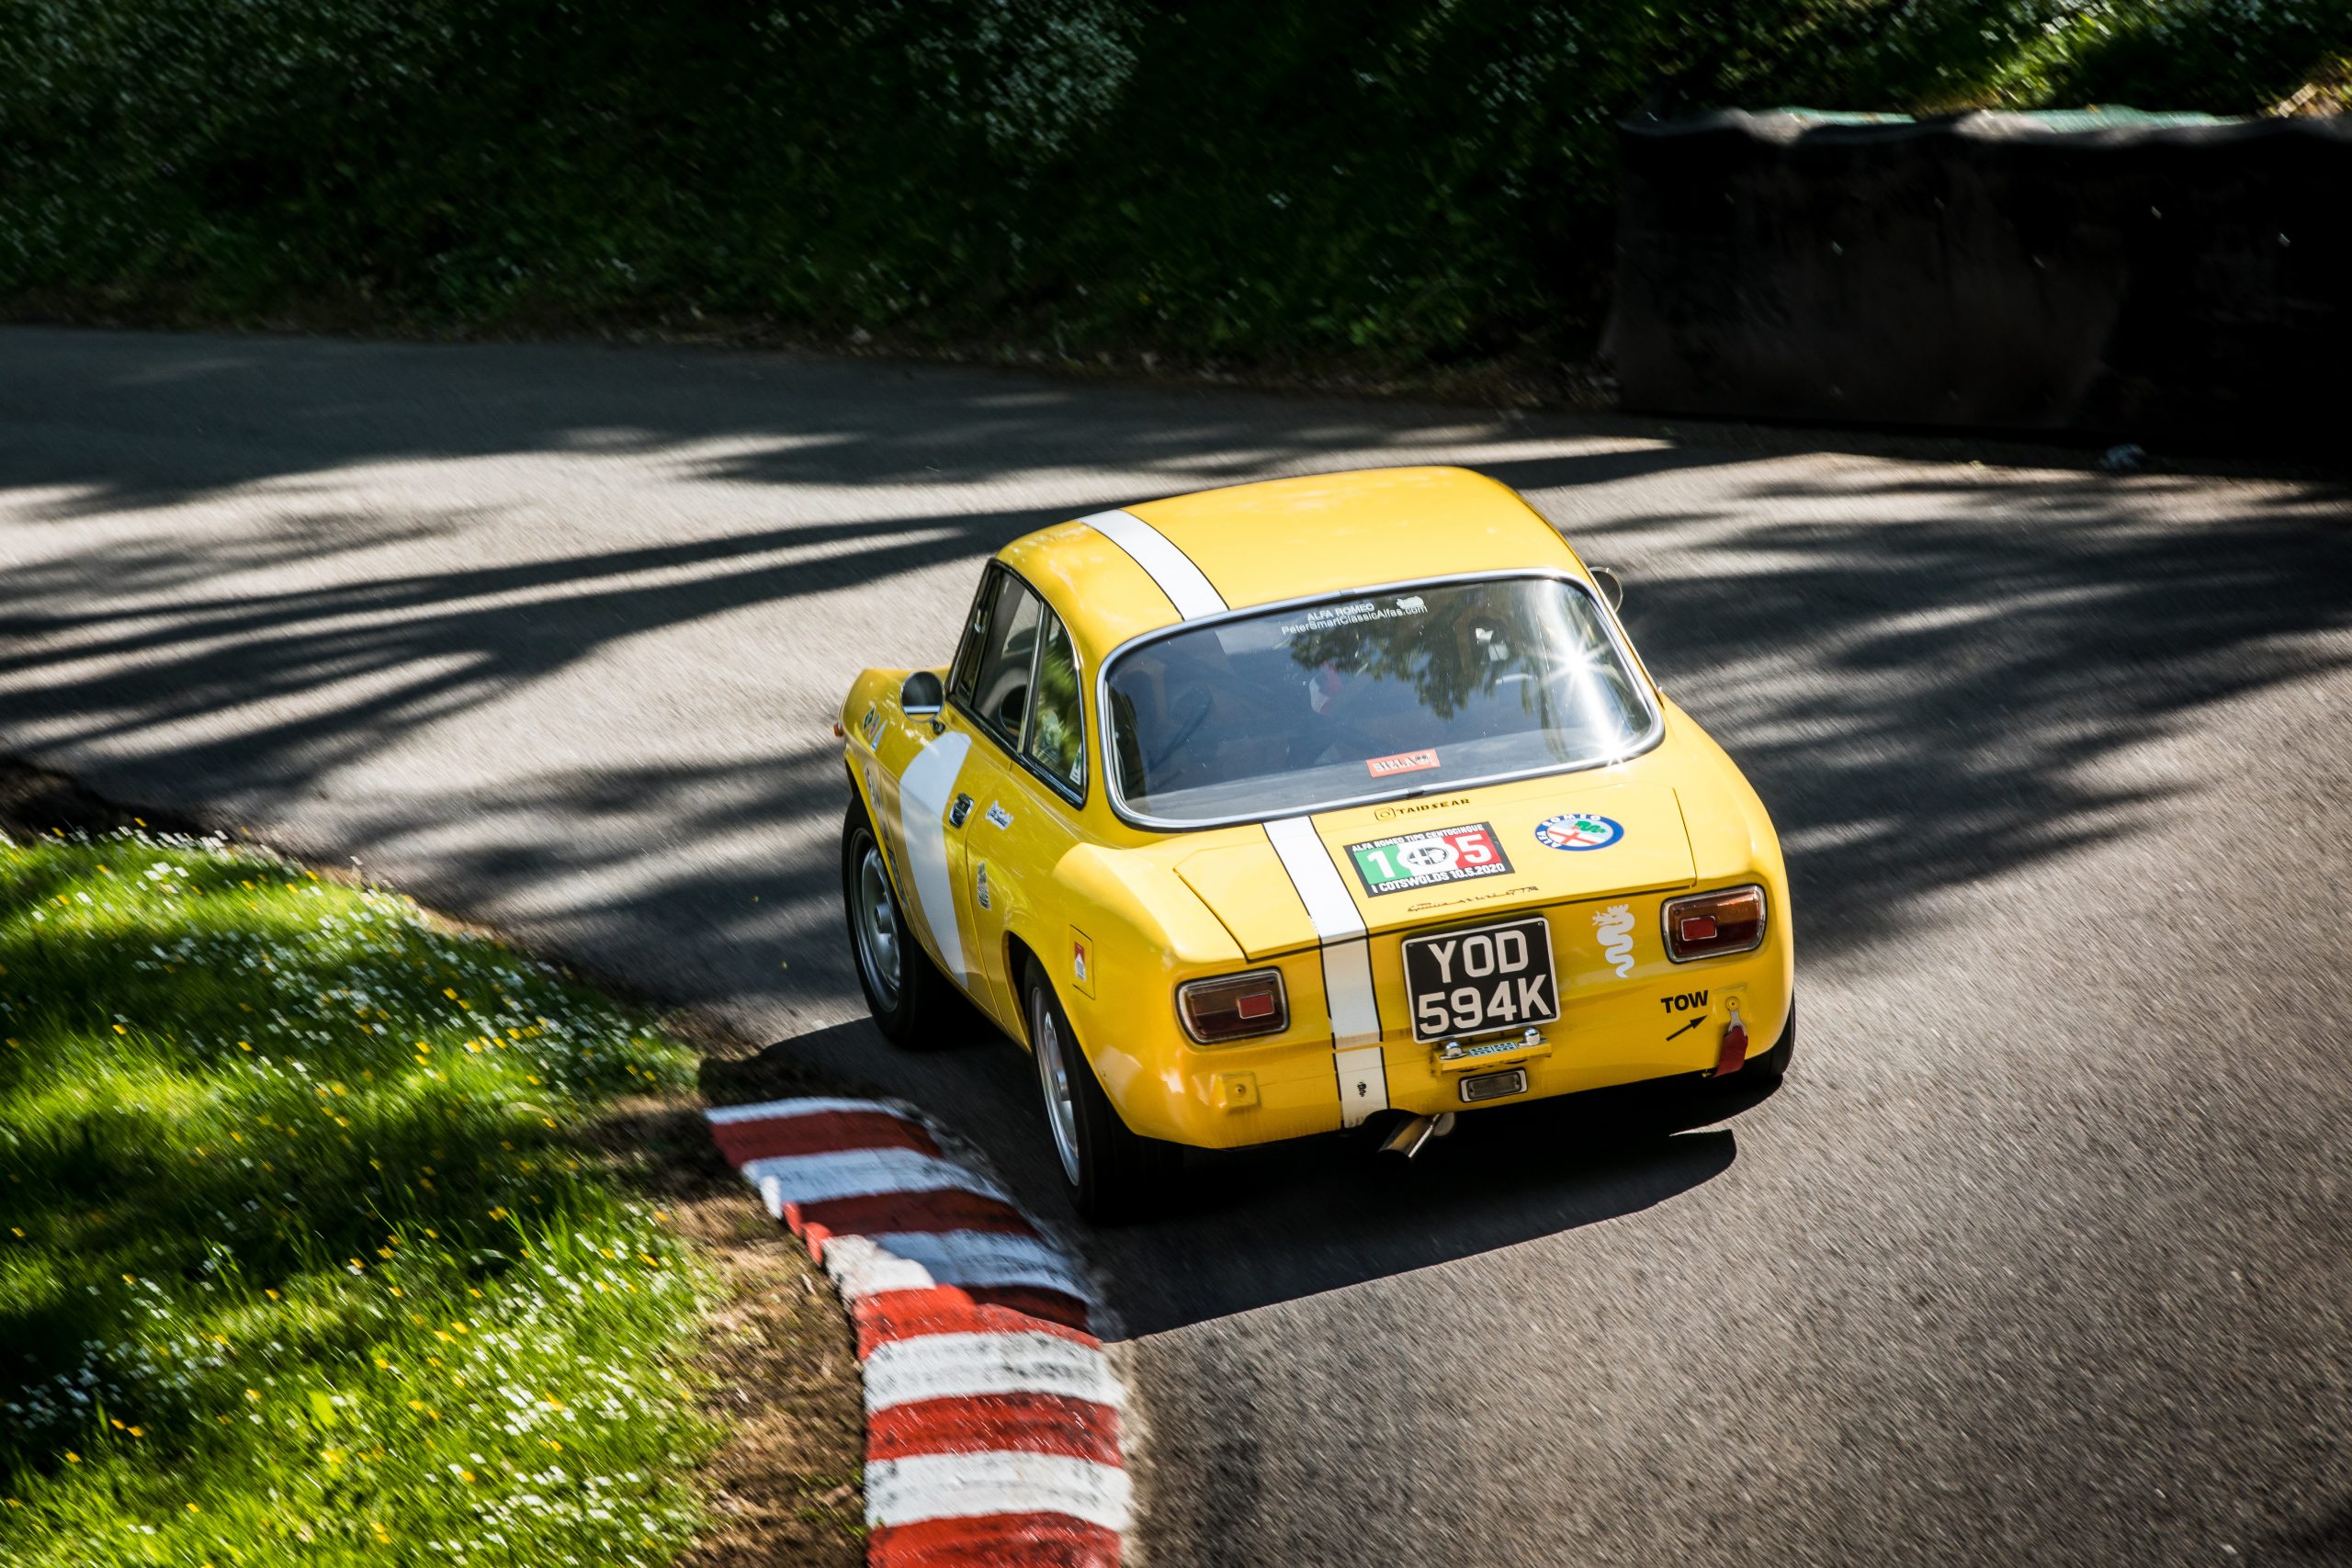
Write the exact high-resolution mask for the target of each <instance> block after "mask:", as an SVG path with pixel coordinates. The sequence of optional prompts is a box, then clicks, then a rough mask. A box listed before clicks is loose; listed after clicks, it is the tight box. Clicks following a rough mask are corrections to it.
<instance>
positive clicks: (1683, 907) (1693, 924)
mask: <svg viewBox="0 0 2352 1568" xmlns="http://www.w3.org/2000/svg"><path fill="white" fill-rule="evenodd" d="M1763 945H1764V889H1762V888H1761V887H1734V888H1729V889H1727V890H1725V891H1724V892H1722V893H1702V894H1700V895H1699V896H1698V897H1695V898H1675V899H1671V900H1669V901H1668V904H1667V906H1666V955H1667V956H1668V958H1671V959H1673V960H1674V961H1675V962H1676V963H1677V964H1688V963H1690V962H1691V960H1692V959H1694V958H1719V957H1721V956H1722V955H1723V954H1724V953H1748V952H1752V951H1754V950H1755V949H1757V948H1758V947H1761V946H1763Z"/></svg>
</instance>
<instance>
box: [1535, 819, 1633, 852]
mask: <svg viewBox="0 0 2352 1568" xmlns="http://www.w3.org/2000/svg"><path fill="white" fill-rule="evenodd" d="M1624 836H1625V828H1624V825H1623V823H1621V822H1619V821H1618V820H1617V819H1616V818H1613V817H1599V816H1595V815H1594V814H1593V813H1591V812H1589V811H1564V812H1562V813H1561V814H1560V815H1559V816H1557V817H1547V818H1544V820H1543V821H1541V822H1538V823H1537V824H1536V825H1535V841H1536V842H1537V843H1539V844H1541V845H1543V846H1544V848H1545V849H1547V850H1605V849H1607V848H1608V847H1609V846H1610V845H1611V844H1613V843H1615V842H1616V841H1617V840H1620V839H1622V838H1623V837H1624Z"/></svg>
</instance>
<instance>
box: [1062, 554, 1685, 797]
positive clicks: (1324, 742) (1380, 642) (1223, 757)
mask: <svg viewBox="0 0 2352 1568" xmlns="http://www.w3.org/2000/svg"><path fill="white" fill-rule="evenodd" d="M1106 685H1107V688H1108V692H1109V700H1110V714H1109V724H1110V728H1109V732H1108V737H1107V739H1108V746H1107V748H1106V750H1107V751H1108V753H1109V756H1110V763H1111V770H1112V773H1113V776H1114V781H1115V784H1116V786H1117V792H1118V795H1119V798H1120V800H1121V802H1122V803H1123V804H1124V805H1125V807H1126V808H1127V809H1128V810H1129V811H1131V812H1133V813H1136V814H1137V815H1140V816H1145V817H1149V818H1157V819H1159V820H1161V821H1169V822H1186V823H1191V822H1208V821H1216V820H1221V819H1225V818H1237V817H1278V816H1287V815H1292V814H1295V813H1297V812H1302V811H1313V810H1319V809H1322V808H1324V807H1331V806H1339V805H1343V804H1346V803H1348V802H1350V801H1356V800H1363V799H1368V798H1371V797H1374V796H1377V795H1395V794H1399V793H1404V792H1407V791H1418V790H1419V789H1421V788H1423V787H1428V788H1439V789H1443V788H1453V787H1456V786H1459V785H1461V784H1473V783H1477V782H1479V781H1481V780H1486V779H1491V778H1498V777H1503V776H1508V775H1512V774H1520V773H1538V772H1544V771H1550V770H1554V769H1565V768H1573V767H1582V766H1589V765H1590V764H1593V763H1596V762H1600V761H1608V760H1610V759H1611V758H1614V757H1619V756H1623V755H1625V754H1626V753H1627V752H1629V751H1632V750H1636V749H1637V748H1638V747H1639V746H1640V744H1641V743H1642V741H1643V740H1644V739H1645V738H1646V737H1647V735H1648V734H1649V732H1650V731H1651V729H1652V728H1653V727H1654V726H1655V725H1656V723H1657V715H1656V713H1655V711H1654V710H1653V708H1652V707H1651V705H1650V702H1649V699H1648V697H1647V695H1646V694H1645V692H1644V691H1643V689H1642V686H1641V683H1640V682H1639V681H1638V680H1637V679H1636V677H1635V676H1634V672H1633V671H1632V670H1630V669H1629V668H1628V667H1627V665H1626V662H1625V660H1624V658H1623V655H1622V654H1621V653H1620V652H1619V650H1618V648H1617V645H1616V642H1615V641H1614V639H1613V638H1611V636H1610V634H1609V627H1608V624H1607V621H1606V620H1605V618H1604V616H1603V614H1602V612H1601V610H1600V605H1599V604H1596V603H1595V602H1594V600H1593V599H1592V597H1591V595H1590V594H1589V593H1587V592H1585V591H1584V590H1583V589H1582V588H1580V587H1578V586H1577V585H1576V584H1574V583H1571V582H1567V581H1563V580H1561V579H1557V578H1551V577H1513V578H1498V579H1489V580H1484V581H1469V582H1446V583H1435V584H1430V585H1426V586H1423V587H1419V588H1413V589H1409V590H1406V591H1401V592H1384V593H1380V594H1375V595H1363V596H1359V597H1355V598H1351V599H1337V600H1330V601H1326V602H1323V603H1320V604H1308V605H1303V606H1294V607H1292V608H1288V609H1280V610H1270V611H1267V612H1265V613H1263V614H1261V615H1246V616H1239V617H1236V618H1233V619H1229V620H1221V621H1217V622H1214V623H1212V624H1209V625H1206V626H1199V627H1195V628H1192V629H1187V630H1182V631H1177V632H1174V633H1172V634H1170V635H1169V636H1166V637H1158V638H1155V639H1153V640H1152V641H1150V642H1148V643H1144V644H1142V645H1140V646H1138V647H1136V648H1133V649H1129V650H1128V651H1127V652H1125V653H1124V654H1122V655H1120V656H1119V658H1118V660H1116V661H1115V662H1114V664H1113V665H1112V666H1111V670H1110V674H1109V676H1108V679H1107V682H1106Z"/></svg>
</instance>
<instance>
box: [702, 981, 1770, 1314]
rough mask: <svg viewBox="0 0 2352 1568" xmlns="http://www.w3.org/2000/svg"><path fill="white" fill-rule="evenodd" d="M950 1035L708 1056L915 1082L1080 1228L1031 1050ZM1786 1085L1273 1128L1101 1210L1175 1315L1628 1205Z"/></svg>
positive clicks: (1678, 1172) (1144, 1283) (868, 1035)
mask: <svg viewBox="0 0 2352 1568" xmlns="http://www.w3.org/2000/svg"><path fill="white" fill-rule="evenodd" d="M970 1031H971V1032H970V1034H969V1037H968V1038H967V1039H962V1040H959V1041H958V1042H957V1043H956V1044H955V1045H952V1046H950V1047H949V1048H947V1049H944V1050H932V1051H925V1052H921V1053H912V1054H910V1053H906V1052H900V1051H896V1050H894V1049H893V1048H892V1047H890V1046H889V1045H888V1044H887V1043H885V1042H884V1041H883V1040H882V1038H881V1037H880V1035H879V1033H878V1032H876V1031H875V1030H874V1029H873V1028H872V1026H870V1025H868V1024H865V1023H862V1022H860V1023H849V1024H842V1025H838V1026H836V1027H834V1028H831V1029H825V1030H819V1031H815V1032H811V1033H809V1034H804V1035H800V1036H798V1037H797V1038H795V1039H791V1040H786V1041H781V1042H778V1043H775V1044H774V1045H771V1046H769V1047H768V1048H767V1049H765V1050H763V1051H761V1052H758V1053H756V1054H754V1055H750V1056H743V1057H735V1058H725V1057H718V1056H714V1057H711V1058H709V1059H707V1060H706V1061H705V1063H704V1064H703V1068H702V1077H701V1088H702V1090H703V1093H704V1095H705V1097H706V1098H707V1099H708V1100H710V1101H711V1102H712V1103H714V1104H742V1103H747V1102H751V1101H756V1100H770V1099H780V1098H785V1097H787V1096H790V1095H794V1094H804V1093H808V1092H810V1091H811V1090H812V1089H827V1090H829V1091H831V1092H839V1090H840V1089H841V1087H842V1085H844V1084H847V1085H851V1086H854V1088H855V1089H857V1090H859V1091H862V1092H870V1093H876V1094H882V1095H888V1096H892V1097H894V1098H897V1099H900V1100H908V1101H910V1102H911V1103H913V1104H914V1105H916V1106H917V1107H918V1108H919V1109H922V1110H923V1111H927V1112H929V1113H930V1114H931V1115H932V1116H933V1118H934V1119H935V1120H937V1121H938V1122H941V1123H942V1125H943V1126H944V1128H945V1130H946V1131H947V1134H948V1135H949V1136H951V1137H960V1138H966V1139H970V1140H972V1141H973V1142H974V1144H975V1145H977V1146H978V1150H979V1152H980V1155H981V1157H982V1159H983V1160H984V1161H985V1163H986V1164H987V1166H988V1168H989V1169H990V1170H991V1171H992V1172H993V1174H995V1175H996V1176H997V1177H998V1178H999V1179H1001V1180H1002V1181H1003V1182H1004V1183H1005V1185H1006V1186H1007V1187H1008V1189H1010V1190H1011V1192H1012V1196H1013V1197H1014V1198H1016V1199H1017V1200H1019V1201H1020V1202H1021V1203H1022V1205H1023V1207H1024V1208H1025V1209H1027V1210H1028V1211H1029V1213H1032V1214H1035V1215H1036V1216H1038V1217H1039V1218H1040V1219H1041V1220H1042V1221H1044V1223H1046V1224H1047V1225H1049V1226H1056V1227H1059V1228H1063V1229H1069V1230H1075V1229H1078V1228H1080V1222H1079V1221H1078V1220H1076V1219H1075V1218H1074V1217H1073V1216H1072V1214H1071V1213H1070V1210H1069V1201H1068V1199H1067V1198H1066V1197H1064V1195H1063V1192H1062V1188H1061V1174H1060V1172H1059V1170H1058V1169H1057V1168H1055V1166H1054V1165H1053V1163H1052V1158H1051V1156H1050V1155H1049V1154H1048V1153H1047V1150H1048V1149H1049V1147H1050V1144H1049V1142H1048V1138H1047V1134H1046V1124H1045V1118H1044V1114H1043V1112H1042V1111H1040V1110H1039V1108H1038V1102H1037V1093H1036V1085H1035V1079H1034V1078H1033V1077H1032V1076H1031V1074H1030V1071H1029V1060H1028V1057H1027V1056H1026V1055H1023V1052H1022V1051H1021V1049H1020V1047H1019V1046H1017V1045H1015V1044H1013V1043H1012V1042H1010V1041H1008V1040H1005V1039H1004V1038H1002V1037H1001V1036H1000V1035H998V1034H996V1032H994V1031H993V1030H992V1029H990V1028H989V1026H988V1025H986V1024H985V1023H982V1022H980V1021H978V1019H974V1020H972V1021H971V1023H970ZM1774 1092H1775V1091H1774V1090H1773V1089H1770V1087H1765V1086H1757V1085H1743V1084H1739V1083H1737V1082H1736V1081H1734V1082H1732V1083H1728V1084H1724V1085H1706V1084H1702V1083H1696V1082H1693V1081H1692V1080H1687V1079H1677V1080H1672V1081H1668V1082H1661V1083H1653V1084H1634V1085H1629V1086H1626V1087H1624V1088H1621V1089H1601V1090H1597V1091H1595V1092H1593V1093H1590V1094H1582V1095H1574V1096H1570V1097H1566V1098H1564V1099H1559V1100H1538V1101H1534V1102H1532V1103H1529V1104H1526V1105H1517V1106H1497V1107H1493V1108H1490V1109H1487V1110H1483V1111H1478V1112H1476V1113H1475V1114H1473V1115H1467V1116H1464V1117H1463V1118H1462V1119H1461V1121H1460V1122H1459V1123H1458V1125H1457V1126H1456V1129H1455V1131H1454V1133H1453V1135H1452V1136H1450V1137H1447V1138H1443V1139H1435V1140H1432V1141H1431V1142H1430V1144H1429V1145H1427V1146H1426V1147H1425V1148H1424V1150H1423V1151H1422V1153H1421V1154H1420V1155H1419V1156H1418V1157H1416V1158H1414V1159H1411V1160H1405V1159H1400V1158H1398V1157H1397V1156H1389V1155H1382V1154H1379V1153H1378V1152H1377V1151H1376V1150H1375V1148H1374V1143H1375V1142H1376V1137H1377V1132H1378V1129H1376V1128H1373V1127H1367V1128H1365V1129H1361V1130H1359V1131H1357V1132H1354V1133H1350V1134H1334V1135H1330V1136H1325V1137H1315V1138H1304V1139H1299V1140H1296V1141H1294V1142H1288V1143H1282V1144H1272V1145H1263V1146H1261V1147H1258V1148H1250V1149H1237V1150H1228V1151H1223V1152H1211V1151H1206V1150H1199V1149H1193V1150H1187V1151H1186V1153H1185V1156H1184V1157H1185V1162H1186V1163H1185V1169H1184V1172H1183V1178H1182V1184H1181V1186H1180V1187H1179V1188H1177V1189H1176V1190H1172V1191H1171V1192H1170V1194H1169V1200H1168V1201H1167V1203H1166V1204H1165V1205H1164V1206H1163V1207H1162V1209H1161V1210H1160V1212H1159V1213H1158V1214H1156V1215H1155V1216H1154V1217H1152V1218H1149V1219H1147V1220H1143V1221H1140V1222H1138V1223H1136V1224H1128V1225H1122V1226H1116V1227H1091V1228H1085V1229H1084V1232H1083V1235H1079V1236H1077V1237H1076V1239H1077V1240H1078V1242H1079V1244H1080V1247H1079V1249H1080V1251H1081V1252H1082V1253H1083V1254H1084V1256H1085V1257H1086V1258H1088V1259H1089V1260H1090V1261H1091V1262H1092V1263H1094V1264H1095V1265H1097V1266H1098V1267H1099V1268H1100V1269H1102V1271H1103V1291H1104V1301H1103V1304H1104V1305H1105V1306H1107V1307H1108V1308H1109V1314H1108V1316H1109V1321H1110V1322H1111V1324H1112V1325H1114V1332H1115V1333H1118V1334H1120V1335H1123V1336H1130V1337H1132V1336H1137V1335H1144V1334H1156V1333H1160V1332H1163V1331H1165V1330H1167V1329H1171V1328H1180V1327H1182V1326H1184V1325H1187V1324H1192V1323H1199V1322H1203V1321H1204V1320H1207V1319H1210V1318H1216V1317H1223V1316H1227V1315H1228V1314H1234V1313H1241V1312H1249V1311H1252V1310H1254V1309H1256V1308H1259V1307H1264V1306H1271V1305H1273V1304H1275V1303H1280V1302H1286V1301H1292V1300H1295V1299H1297V1298H1299V1297H1302V1296H1311V1295H1317V1294H1320V1293H1322V1292H1326V1291H1336V1290H1343V1289H1345V1288H1347V1287H1348V1286H1351V1285H1359V1284H1363V1283H1364V1282H1366V1281H1368V1280H1378V1279H1385V1278H1387V1277H1389V1276H1392V1275H1397V1274H1403V1273H1408V1272H1410V1271H1412V1270H1414V1269H1429V1268H1435V1267H1438V1266H1440V1265H1442V1264H1446V1263H1451V1262H1453V1261H1454V1260H1456V1259H1458V1258H1469V1257H1473V1256H1475V1255H1476V1254H1479V1253H1482V1252H1491V1251H1495V1250H1497V1249H1498V1248H1502V1247H1513V1246H1517V1245H1519V1244H1521V1243H1522V1242H1529V1241H1534V1240H1538V1239H1541V1238H1542V1237H1544V1236H1549V1235H1558V1234H1560V1233H1562V1232H1565V1231H1570V1230H1575V1229H1577V1228H1578V1227H1579V1226H1583V1225H1589V1224H1597V1223H1599V1222H1600V1221H1602V1220H1610V1219H1616V1218H1619V1217H1621V1216H1623V1215H1625V1214H1631V1213H1637V1212H1639V1211H1641V1210H1643V1209H1647V1208H1649V1207H1651V1206H1653V1205H1655V1204H1657V1203H1662V1202H1665V1201H1668V1200H1670V1199H1673V1198H1675V1197H1678V1196H1679V1195H1680V1194H1682V1193H1685V1192H1688V1191H1690V1190H1692V1189H1694V1188H1697V1187H1699V1186H1702V1185H1703V1184H1704V1183H1706V1182H1708V1181H1710V1180H1713V1179H1714V1178H1715V1177H1717V1176H1720V1175H1721V1174H1723V1173H1724V1171H1725V1170H1727V1169H1729V1168H1731V1165H1732V1162H1733V1161H1734V1159H1735V1158H1736V1157H1737V1154H1738V1141H1737V1138H1736V1135H1735V1134H1734V1133H1733V1131H1732V1129H1731V1128H1730V1127H1728V1126H1725V1125H1723V1124H1722V1123H1724V1122H1725V1121H1726V1120H1727V1119H1729V1118H1732V1117H1736V1116H1737V1115H1739V1114H1740V1113H1741V1112H1743V1111H1747V1110H1749V1109H1751V1108H1753V1107H1754V1106H1756V1105H1758V1104H1759V1103H1761V1102H1762V1101H1764V1100H1767V1099H1769V1098H1770V1097H1771V1095H1772V1094H1773V1093H1774Z"/></svg>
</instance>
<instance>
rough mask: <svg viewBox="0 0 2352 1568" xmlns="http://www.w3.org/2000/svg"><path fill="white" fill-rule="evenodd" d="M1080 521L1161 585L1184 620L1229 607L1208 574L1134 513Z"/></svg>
mask: <svg viewBox="0 0 2352 1568" xmlns="http://www.w3.org/2000/svg"><path fill="white" fill-rule="evenodd" d="M1079 521H1080V523H1083V524H1085V525H1087V526H1088V527H1090V528H1091V529H1093V530H1094V531H1095V532H1096V533H1098V534H1100V535H1102V536H1103V537H1104V538H1106V539H1108V540H1110V541H1111V542H1112V543H1113V544H1114V545H1116V546H1118V547H1119V548H1121V549H1123V550H1125V551H1126V552H1127V554H1129V555H1130V556H1133V557H1134V558H1135V562H1136V565H1137V566H1139V567H1141V568H1143V569H1144V570H1145V571H1146V572H1148V574H1149V575H1150V577H1151V580H1152V581H1154V582H1156V583H1158V584H1159V591H1160V592H1162V593H1165V594H1167V595H1168V602H1169V603H1170V604H1173V605H1175V606H1176V613H1177V614H1178V615H1182V617H1183V618H1184V619H1186V620H1188V621H1193V620H1198V619H1199V618H1200V617H1201V616H1203V615H1221V614H1223V613H1224V612H1225V610H1226V609H1227V607H1228V606H1227V604H1226V602H1225V595H1224V594H1222V593H1219V592H1217V591H1216V584H1215V583H1213V582H1211V581H1209V580H1208V576H1207V574H1206V573H1204V572H1203V571H1202V570H1201V569H1200V568H1199V567H1197V566H1194V565H1193V558H1192V557H1190V556H1188V555H1186V554H1185V553H1184V552H1183V551H1182V550H1180V549H1178V548H1177V547H1175V546H1174V545H1173V544H1172V543H1170V541H1169V538H1168V536H1167V535H1165V534H1163V533H1161V532H1160V531H1159V529H1157V528H1155V527H1153V526H1152V525H1150V524H1148V523H1147V522H1145V521H1144V520H1143V519H1142V518H1140V517H1138V516H1136V514H1135V513H1132V512H1098V513H1094V514H1093V515H1092V516H1091V517H1081V518H1080V519H1079Z"/></svg>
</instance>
